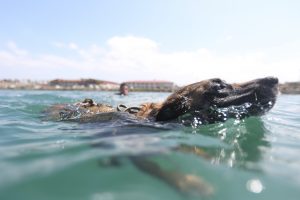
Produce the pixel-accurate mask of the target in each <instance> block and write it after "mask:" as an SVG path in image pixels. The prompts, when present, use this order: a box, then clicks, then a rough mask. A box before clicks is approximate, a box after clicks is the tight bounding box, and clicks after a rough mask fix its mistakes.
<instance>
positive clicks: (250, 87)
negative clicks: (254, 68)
mask: <svg viewBox="0 0 300 200" xmlns="http://www.w3.org/2000/svg"><path fill="white" fill-rule="evenodd" d="M277 93H278V79H277V78H274V77H266V78H261V79H255V80H253V81H249V82H246V83H242V84H228V83H226V82H225V81H223V80H221V79H218V78H216V79H209V80H205V81H201V82H198V83H194V84H191V85H188V86H185V87H183V88H181V89H180V90H178V91H177V92H175V93H173V94H172V95H171V96H169V97H168V98H167V100H166V101H165V102H164V103H163V105H162V107H161V109H160V110H159V112H158V114H157V116H156V120H157V121H166V120H172V119H176V118H178V117H180V116H182V115H185V114H192V115H198V116H200V117H201V118H203V119H204V120H205V121H207V122H215V121H222V118H224V116H221V117H220V113H222V112H221V111H222V110H223V111H224V109H227V111H228V112H227V113H225V112H223V113H224V115H226V116H225V118H227V117H232V116H231V115H236V114H238V112H233V111H234V110H236V111H238V110H242V111H243V113H244V114H245V115H246V116H249V115H262V114H264V113H265V112H267V111H269V110H270V109H271V108H272V107H273V105H274V103H275V101H276V96H277ZM219 111H220V112H219Z"/></svg>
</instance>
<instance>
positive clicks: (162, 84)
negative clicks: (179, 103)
mask: <svg viewBox="0 0 300 200" xmlns="http://www.w3.org/2000/svg"><path fill="white" fill-rule="evenodd" d="M124 83H126V84H127V85H128V87H129V88H130V90H131V91H159V92H173V91H175V90H176V89H177V88H178V86H176V85H175V84H174V83H173V82H170V81H158V80H154V81H142V80H137V81H126V82H124Z"/></svg>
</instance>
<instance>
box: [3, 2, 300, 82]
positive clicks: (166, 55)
mask: <svg viewBox="0 0 300 200" xmlns="http://www.w3.org/2000/svg"><path fill="white" fill-rule="evenodd" d="M0 4H1V6H0V25H1V26H0V78H20V79H27V78H30V79H35V80H49V79H53V78H68V79H74V78H88V77H90V78H97V79H104V80H112V81H117V82H122V81H127V80H137V79H138V80H144V79H145V80H154V79H156V80H158V79H159V80H160V79H164V80H171V81H175V82H176V83H178V84H187V83H190V82H194V81H198V80H201V79H206V78H211V77H220V78H223V79H225V80H228V81H230V82H236V81H244V80H245V79H252V78H256V77H262V76H267V75H273V76H278V77H279V78H280V80H281V82H284V81H297V80H300V12H299V10H300V1H296V0H294V1H289V0H285V1H276V0H273V1H271V0H265V1H262V0H260V1H256V0H252V1H241V0H239V1H238V0H231V1H227V0H211V1H202V0H109V1H104V0H86V1H75V0H73V1H71V0H43V1H37V0H26V1H17V0H0Z"/></svg>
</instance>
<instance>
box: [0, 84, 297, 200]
mask: <svg viewBox="0 0 300 200" xmlns="http://www.w3.org/2000/svg"><path fill="white" fill-rule="evenodd" d="M168 95H169V94H168V93H142V92H141V93H130V95H129V96H126V97H123V96H118V95H115V94H114V93H112V92H88V91H17V90H0V98H1V101H0V199H3V200H14V199H26V200H27V199H28V200H29V199H30V200H31V199H32V200H35V199H38V200H52V199H53V200H54V199H55V200H59V199H63V200H67V199H72V200H76V199H78V200H79V199H80V200H82V199H87V200H127V199H128V200H134V199H138V200H140V199H143V200H148V199H149V200H150V199H172V200H176V199H220V200H224V199H230V200H234V199H236V200H241V199H243V200H246V199H268V200H269V199H272V200H277V199H278V200H282V199H289V200H296V199H297V200H298V199H299V197H300V190H299V188H300V95H280V96H279V97H278V100H277V103H276V104H275V106H274V108H273V109H272V110H271V111H270V112H269V113H268V114H266V115H264V116H262V117H249V118H246V119H243V120H234V119H231V120H228V121H226V122H222V123H215V124H209V125H200V126H183V125H180V124H176V123H154V122H142V123H139V122H135V123H133V122H132V121H126V119H124V120H114V121H105V122H94V123H79V122H67V121H49V120H45V118H44V117H45V116H44V115H43V111H44V110H45V109H47V108H48V107H49V106H50V105H53V104H58V103H74V102H78V101H81V100H83V99H84V98H92V99H94V100H95V101H97V102H101V103H106V104H111V105H113V106H116V105H118V104H121V103H122V104H126V105H129V106H135V105H139V104H140V103H143V102H156V101H157V102H158V101H162V100H164V99H165V98H166V97H167V96H168ZM193 181H194V182H196V183H197V184H198V186H199V185H200V186H199V187H193V184H192V185H188V184H187V183H188V182H189V183H190V182H193Z"/></svg>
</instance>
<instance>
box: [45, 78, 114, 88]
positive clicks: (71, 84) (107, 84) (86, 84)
mask: <svg viewBox="0 0 300 200" xmlns="http://www.w3.org/2000/svg"><path fill="white" fill-rule="evenodd" d="M48 85H49V86H50V87H54V88H55V89H57V90H118V89H119V83H115V82H111V81H103V80H96V79H80V80H65V79H55V80H52V81H50V82H49V83H48Z"/></svg>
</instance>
